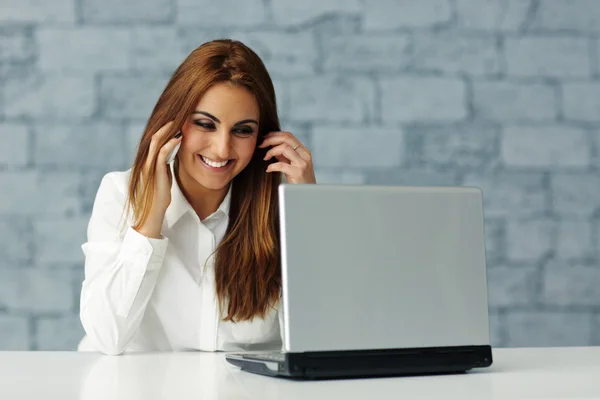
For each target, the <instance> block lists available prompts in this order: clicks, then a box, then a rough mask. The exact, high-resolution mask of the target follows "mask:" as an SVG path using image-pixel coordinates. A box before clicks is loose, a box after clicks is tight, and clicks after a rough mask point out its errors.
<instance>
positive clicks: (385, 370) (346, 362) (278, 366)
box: [227, 346, 492, 379]
mask: <svg viewBox="0 0 600 400" xmlns="http://www.w3.org/2000/svg"><path fill="white" fill-rule="evenodd" d="M283 355H284V357H283V361H278V362H273V361H272V360H269V361H267V360H263V359H261V356H260V355H256V354H248V355H244V356H243V358H244V360H240V359H229V358H228V359H227V361H228V362H230V363H231V364H234V365H237V366H239V367H241V369H242V370H244V371H248V372H252V373H256V374H261V375H268V376H279V377H288V378H298V379H335V378H338V379H339V378H360V377H365V378H367V377H370V378H372V377H385V376H402V375H429V374H447V373H463V372H466V371H468V370H470V369H473V368H482V367H489V366H490V365H492V348H491V346H461V347H432V348H420V349H386V350H361V351H331V352H310V353H285V354H283Z"/></svg>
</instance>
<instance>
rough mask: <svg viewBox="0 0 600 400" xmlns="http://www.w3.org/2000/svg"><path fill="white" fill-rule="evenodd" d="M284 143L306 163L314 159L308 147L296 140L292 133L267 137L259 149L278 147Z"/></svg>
mask: <svg viewBox="0 0 600 400" xmlns="http://www.w3.org/2000/svg"><path fill="white" fill-rule="evenodd" d="M285 133H288V132H285ZM283 143H286V144H288V145H289V146H290V147H291V148H292V149H294V151H296V152H297V153H298V154H299V155H300V157H302V158H303V159H304V160H305V161H310V160H311V159H312V155H311V154H310V151H309V150H308V149H307V148H306V147H304V145H303V144H302V142H300V141H299V140H298V138H296V137H295V136H294V135H292V134H291V133H289V134H287V135H286V134H284V133H281V132H275V133H273V135H268V136H266V137H265V139H264V140H263V142H262V143H261V144H260V146H258V147H260V148H264V147H268V146H277V145H279V144H283Z"/></svg>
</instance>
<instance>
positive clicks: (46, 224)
mask: <svg viewBox="0 0 600 400" xmlns="http://www.w3.org/2000/svg"><path fill="white" fill-rule="evenodd" d="M87 226H88V218H84V217H82V218H69V219H39V220H36V221H35V222H34V237H35V247H36V253H35V265H36V266H37V267H59V268H69V267H72V266H74V265H83V262H84V257H83V252H82V251H81V245H82V244H83V243H85V242H86V233H87Z"/></svg>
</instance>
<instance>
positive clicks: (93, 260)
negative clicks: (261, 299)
mask: <svg viewBox="0 0 600 400" xmlns="http://www.w3.org/2000/svg"><path fill="white" fill-rule="evenodd" d="M171 171H172V172H173V165H171ZM130 172H131V170H128V171H124V172H121V171H120V172H111V173H108V174H107V175H105V176H104V178H103V179H102V182H101V183H100V187H99V189H98V193H97V194H96V199H95V202H94V207H93V210H92V214H91V218H90V222H89V226H88V232H87V242H86V243H84V244H83V245H82V249H83V252H84V254H85V279H84V281H83V284H82V288H81V306H80V310H81V311H80V318H81V322H82V324H83V328H84V329H85V332H86V335H85V337H84V338H83V339H82V341H81V343H80V344H79V347H78V350H79V351H100V352H102V353H105V354H111V355H117V354H121V353H124V352H133V351H185V350H204V351H243V350H279V349H281V343H282V337H283V335H282V328H281V327H282V326H283V325H282V322H283V321H282V315H281V308H282V307H279V305H278V306H277V307H276V308H273V309H271V310H270V312H269V313H268V314H267V315H266V317H265V318H264V319H261V318H258V317H256V318H254V319H253V320H252V321H242V322H237V323H232V322H224V321H222V318H221V317H219V310H218V304H217V298H216V291H215V281H214V260H213V256H212V253H213V251H214V250H215V248H216V246H217V245H218V244H219V243H220V241H221V240H222V239H223V236H224V235H225V231H226V229H227V224H228V221H229V215H228V213H229V203H230V199H231V188H230V190H229V192H228V193H227V195H226V197H225V199H224V200H223V202H222V203H221V205H220V206H219V208H218V209H217V211H215V212H214V213H213V214H211V215H210V216H209V217H207V218H206V219H205V220H204V221H200V218H199V217H198V215H197V214H196V213H195V211H194V210H193V209H192V207H191V206H190V204H189V203H188V201H187V200H186V198H185V197H184V195H183V193H182V192H181V189H180V188H179V186H178V185H177V180H176V179H173V185H172V188H171V204H170V205H169V207H168V209H167V211H166V214H165V219H164V221H163V227H162V232H161V233H162V235H163V237H164V238H163V239H153V238H147V237H145V236H143V235H141V234H140V233H138V232H137V231H135V230H134V229H132V228H131V226H132V220H131V217H130V216H128V217H127V218H126V225H123V222H124V221H125V220H123V221H122V220H121V215H122V214H123V210H124V206H125V202H126V198H127V186H128V180H129V175H130ZM173 176H174V175H173ZM123 215H124V214H123ZM121 228H122V229H121ZM207 260H208V262H206V266H205V261H207ZM225 309H226V308H225Z"/></svg>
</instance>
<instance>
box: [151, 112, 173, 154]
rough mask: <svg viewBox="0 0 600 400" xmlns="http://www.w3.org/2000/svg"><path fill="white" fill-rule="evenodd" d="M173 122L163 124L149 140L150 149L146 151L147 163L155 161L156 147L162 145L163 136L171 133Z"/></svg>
mask: <svg viewBox="0 0 600 400" xmlns="http://www.w3.org/2000/svg"><path fill="white" fill-rule="evenodd" d="M173 123H174V122H173V121H169V122H167V123H166V124H164V125H163V126H162V127H161V128H160V129H159V130H157V131H156V132H155V133H154V134H153V135H152V138H151V139H150V148H149V149H148V162H149V163H153V162H155V161H156V157H157V152H158V151H159V149H158V147H159V146H160V143H163V142H164V140H165V136H166V135H167V134H168V133H169V132H170V131H171V128H172V126H173Z"/></svg>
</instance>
